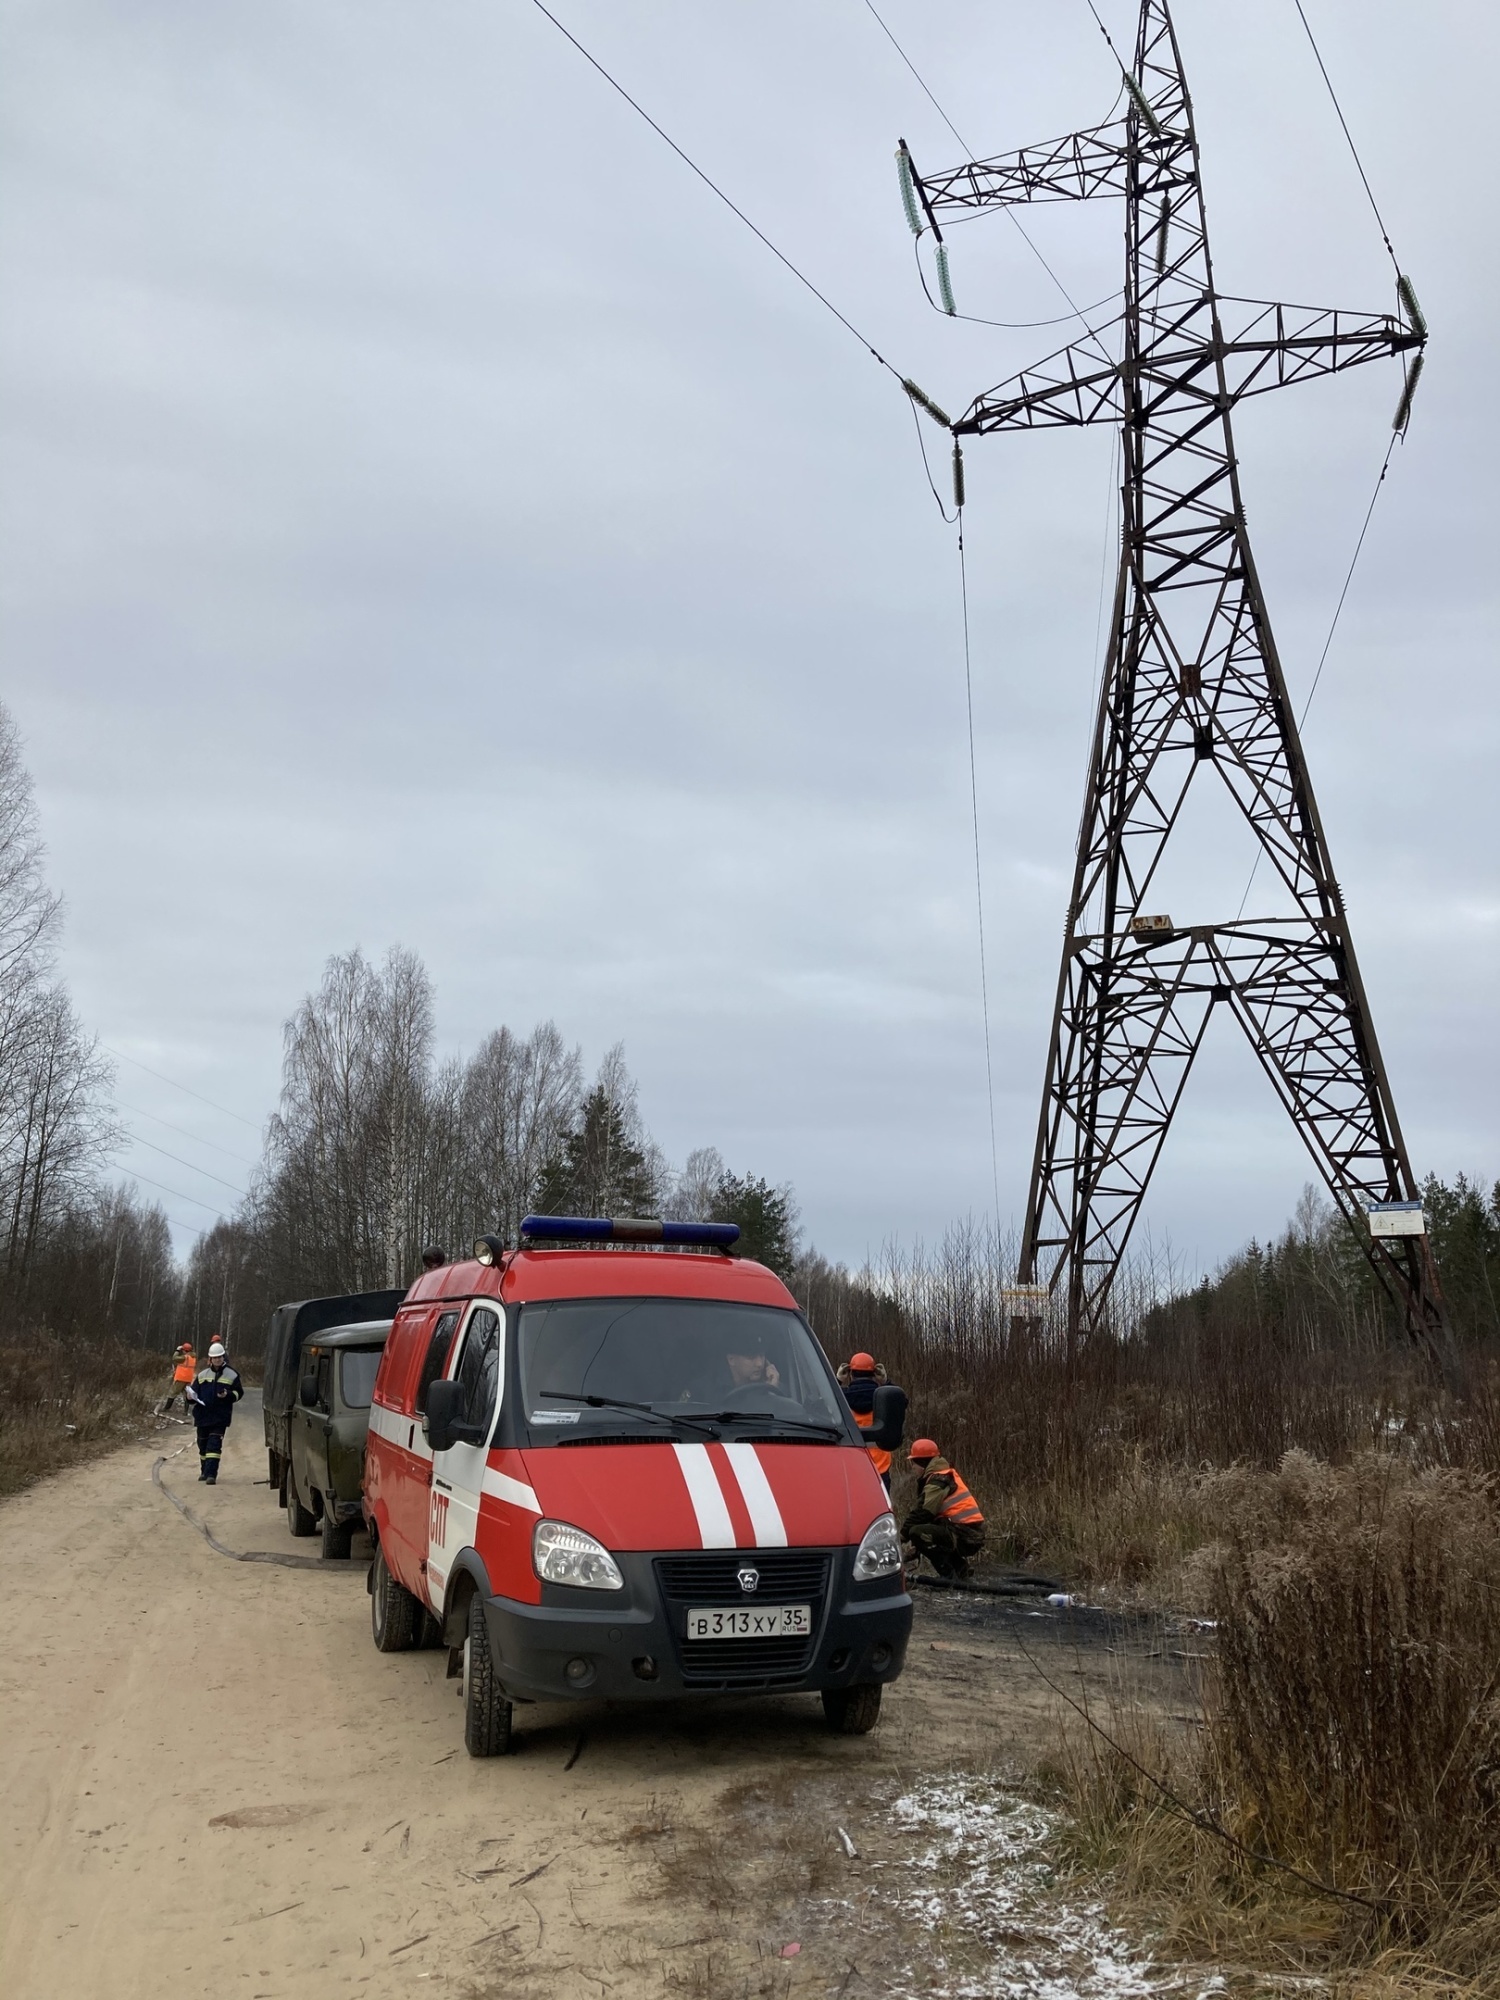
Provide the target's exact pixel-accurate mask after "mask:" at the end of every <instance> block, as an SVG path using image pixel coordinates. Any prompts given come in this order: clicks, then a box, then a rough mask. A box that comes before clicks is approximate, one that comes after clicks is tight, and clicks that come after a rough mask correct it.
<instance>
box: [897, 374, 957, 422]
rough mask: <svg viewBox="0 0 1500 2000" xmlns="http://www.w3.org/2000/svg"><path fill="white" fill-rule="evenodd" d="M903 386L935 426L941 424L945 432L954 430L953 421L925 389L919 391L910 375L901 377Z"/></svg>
mask: <svg viewBox="0 0 1500 2000" xmlns="http://www.w3.org/2000/svg"><path fill="white" fill-rule="evenodd" d="M901 386H902V388H903V389H904V390H905V391H906V393H907V395H908V396H910V397H911V399H912V401H913V402H914V403H916V404H917V405H918V406H919V407H920V408H921V409H924V410H925V411H926V412H927V414H928V416H929V417H931V419H932V421H933V422H934V423H935V424H941V425H942V427H943V429H944V430H945V431H951V430H952V428H953V419H952V417H950V416H949V414H948V412H947V411H946V410H945V409H943V408H941V407H940V405H938V404H937V403H935V402H933V400H932V398H931V396H929V395H928V393H927V391H926V390H925V389H919V388H918V387H917V385H916V383H915V382H913V380H912V379H911V377H910V376H909V375H903V376H902V377H901Z"/></svg>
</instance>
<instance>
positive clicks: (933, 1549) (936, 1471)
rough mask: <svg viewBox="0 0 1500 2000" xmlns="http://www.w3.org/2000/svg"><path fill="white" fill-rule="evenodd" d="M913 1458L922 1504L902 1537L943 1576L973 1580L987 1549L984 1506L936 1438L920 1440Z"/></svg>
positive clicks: (906, 1522) (903, 1526) (905, 1525)
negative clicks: (979, 1557)
mask: <svg viewBox="0 0 1500 2000" xmlns="http://www.w3.org/2000/svg"><path fill="white" fill-rule="evenodd" d="M907 1456H908V1458H909V1459H910V1461H911V1466H912V1470H913V1471H914V1472H915V1473H916V1475H917V1504H916V1506H915V1507H913V1509H912V1511H911V1512H910V1513H909V1514H908V1515H907V1517H906V1519H905V1520H904V1521H903V1522H902V1523H901V1538H902V1540H903V1541H906V1542H909V1543H910V1544H911V1546H912V1548H913V1549H914V1550H915V1551H916V1553H917V1554H918V1555H919V1556H926V1557H927V1559H928V1560H929V1561H930V1562H931V1564H932V1566H933V1568H934V1569H935V1570H936V1571H937V1573H938V1575H939V1576H955V1577H962V1576H967V1575H968V1574H969V1566H970V1564H971V1563H972V1562H973V1560H974V1558H975V1556H977V1555H978V1554H979V1551H980V1550H981V1549H982V1548H983V1547H984V1516H983V1514H981V1513H980V1511H979V1503H978V1501H976V1500H975V1498H974V1495H973V1494H972V1493H971V1492H970V1491H969V1489H968V1487H967V1486H965V1484H964V1482H963V1480H962V1479H961V1478H960V1476H959V1474H958V1473H957V1472H956V1471H955V1470H954V1468H953V1467H952V1466H951V1465H950V1464H949V1463H948V1461H947V1459H946V1458H944V1457H943V1456H942V1454H941V1453H940V1452H939V1450H938V1448H937V1446H936V1444H934V1442H933V1441H932V1439H931V1438H918V1439H917V1441H916V1443H915V1444H914V1445H913V1446H912V1448H911V1450H910V1451H909V1452H908V1454H907Z"/></svg>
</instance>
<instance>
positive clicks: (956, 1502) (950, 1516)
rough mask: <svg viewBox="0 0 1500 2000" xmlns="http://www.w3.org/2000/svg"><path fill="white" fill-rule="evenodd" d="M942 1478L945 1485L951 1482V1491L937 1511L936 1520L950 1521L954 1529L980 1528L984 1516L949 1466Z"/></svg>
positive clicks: (977, 1503)
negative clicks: (948, 1481)
mask: <svg viewBox="0 0 1500 2000" xmlns="http://www.w3.org/2000/svg"><path fill="white" fill-rule="evenodd" d="M944 1478H945V1483H946V1482H947V1480H951V1481H952V1482H953V1491H952V1493H951V1494H950V1495H949V1497H948V1499H947V1500H945V1501H944V1502H943V1505H942V1506H941V1507H940V1508H939V1509H938V1519H939V1520H941V1521H951V1522H952V1523H953V1525H954V1526H955V1527H956V1528H982V1527H983V1526H984V1516H983V1514H981V1513H980V1511H979V1502H978V1501H977V1500H976V1499H975V1498H974V1495H973V1494H972V1493H971V1492H970V1491H969V1489H968V1487H967V1486H965V1484H964V1482H963V1480H962V1479H960V1477H959V1476H958V1474H957V1472H955V1471H954V1469H953V1467H952V1466H951V1465H950V1466H949V1468H948V1471H947V1473H946V1475H945V1476H944Z"/></svg>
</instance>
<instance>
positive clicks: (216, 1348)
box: [208, 1340, 224, 1361]
mask: <svg viewBox="0 0 1500 2000" xmlns="http://www.w3.org/2000/svg"><path fill="white" fill-rule="evenodd" d="M208 1358H209V1360H210V1361H222V1360H223V1359H224V1343H223V1341H222V1340H215V1341H213V1342H212V1343H211V1344H210V1346H209V1350H208Z"/></svg>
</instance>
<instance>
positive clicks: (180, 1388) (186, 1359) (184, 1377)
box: [156, 1340, 198, 1417]
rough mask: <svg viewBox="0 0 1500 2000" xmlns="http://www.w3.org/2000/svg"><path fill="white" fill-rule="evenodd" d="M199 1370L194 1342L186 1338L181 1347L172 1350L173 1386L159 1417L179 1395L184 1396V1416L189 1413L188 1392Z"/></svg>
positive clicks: (159, 1412)
mask: <svg viewBox="0 0 1500 2000" xmlns="http://www.w3.org/2000/svg"><path fill="white" fill-rule="evenodd" d="M197 1372H198V1361H197V1357H196V1356H195V1355H194V1353H193V1344H192V1342H191V1341H190V1340H185V1341H183V1343H182V1345H181V1346H180V1347H177V1348H174V1349H173V1351H172V1386H171V1388H170V1389H169V1390H168V1391H167V1400H166V1401H165V1402H164V1403H163V1404H162V1406H161V1408H160V1409H159V1410H158V1411H157V1413H156V1414H157V1415H158V1416H159V1417H164V1416H165V1415H166V1414H167V1412H168V1410H170V1409H171V1407H172V1405H173V1404H174V1403H175V1402H176V1401H177V1398H178V1397H179V1396H180V1397H181V1398H182V1413H183V1415H184V1416H186V1415H187V1407H188V1393H187V1392H188V1390H189V1389H190V1388H191V1386H192V1381H193V1377H194V1376H195V1375H196V1374H197Z"/></svg>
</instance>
